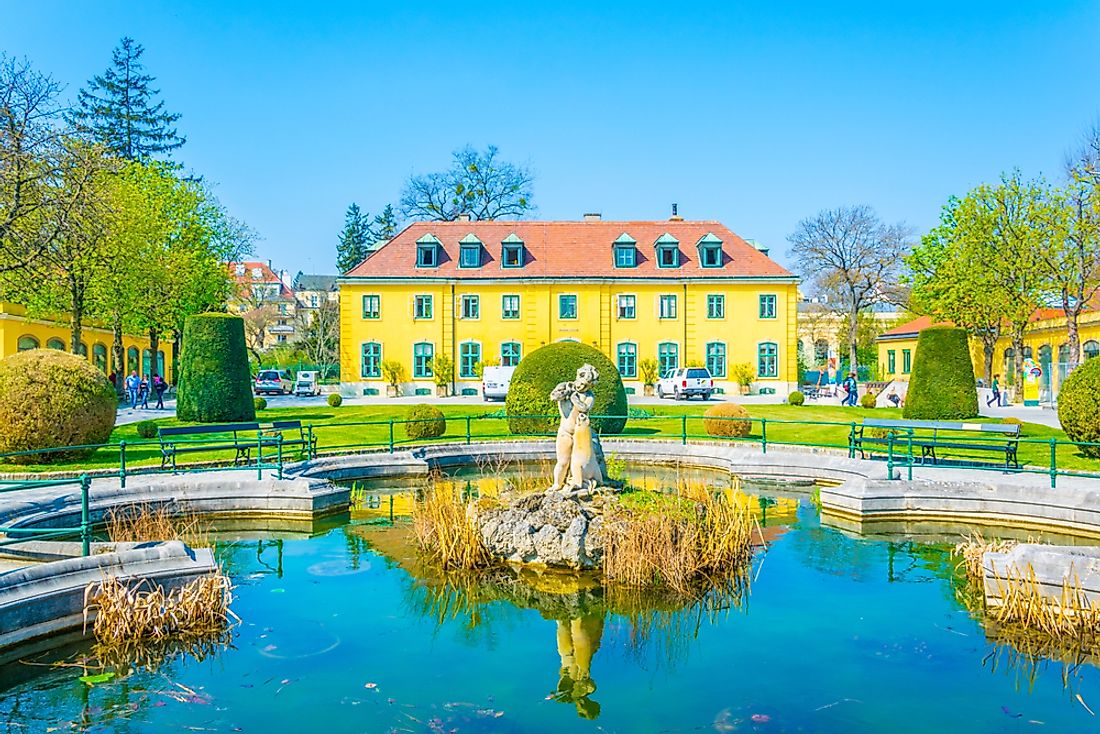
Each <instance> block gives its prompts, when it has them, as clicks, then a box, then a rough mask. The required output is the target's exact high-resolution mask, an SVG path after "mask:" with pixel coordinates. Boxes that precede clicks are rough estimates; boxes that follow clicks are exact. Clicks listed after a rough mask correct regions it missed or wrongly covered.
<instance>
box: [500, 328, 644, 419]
mask: <svg viewBox="0 0 1100 734" xmlns="http://www.w3.org/2000/svg"><path fill="white" fill-rule="evenodd" d="M585 364H590V365H592V366H593V367H595V368H596V372H598V373H599V379H598V380H597V381H596V385H595V387H593V389H592V394H593V395H594V396H595V398H596V401H595V404H594V405H593V406H592V415H593V416H609V417H606V418H593V419H592V427H593V428H594V429H596V430H598V431H599V432H600V433H605V434H607V433H622V430H623V427H624V426H626V419H627V405H626V390H625V389H624V388H623V380H622V377H620V376H619V370H618V369H616V367H615V365H614V364H612V363H611V360H610V359H608V358H607V357H606V356H605V355H604V353H603V352H601V351H600V350H598V349H596V348H595V347H590V346H588V345H586V344H581V343H579V342H556V343H554V344H547V345H546V346H545V347H540V348H539V349H536V350H535V351H533V352H531V353H530V354H528V355H527V356H526V357H524V358H523V360H522V361H521V362H520V363H519V366H518V367H516V371H515V372H514V373H513V374H512V382H511V384H510V385H509V387H508V398H507V400H506V401H505V405H504V409H505V412H506V413H507V415H508V430H509V431H511V432H512V433H514V434H529V433H553V432H555V431H556V430H557V428H558V406H557V404H556V403H554V401H552V400H551V399H550V391H551V390H553V389H554V388H555V387H557V385H558V383H561V382H572V381H573V380H575V379H576V377H577V369H578V368H579V367H581V366H582V365H585ZM530 415H535V416H552V417H549V418H539V419H525V418H520V417H519V416H530Z"/></svg>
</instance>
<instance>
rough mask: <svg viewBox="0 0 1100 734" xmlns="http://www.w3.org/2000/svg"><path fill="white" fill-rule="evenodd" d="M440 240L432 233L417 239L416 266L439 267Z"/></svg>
mask: <svg viewBox="0 0 1100 734" xmlns="http://www.w3.org/2000/svg"><path fill="white" fill-rule="evenodd" d="M440 245H441V243H440V241H439V240H437V239H436V238H435V237H434V236H432V235H430V234H429V235H424V236H423V237H421V238H420V239H418V240H417V241H416V267H418V268H435V267H439V248H440Z"/></svg>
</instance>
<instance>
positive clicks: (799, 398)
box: [787, 390, 806, 405]
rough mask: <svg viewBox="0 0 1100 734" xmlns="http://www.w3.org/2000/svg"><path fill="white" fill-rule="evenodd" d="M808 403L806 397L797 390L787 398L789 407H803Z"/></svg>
mask: <svg viewBox="0 0 1100 734" xmlns="http://www.w3.org/2000/svg"><path fill="white" fill-rule="evenodd" d="M805 402H806V396H805V395H803V394H802V393H801V392H799V391H798V390H795V391H794V392H792V393H791V394H790V395H788V396H787V405H803V404H804V403H805Z"/></svg>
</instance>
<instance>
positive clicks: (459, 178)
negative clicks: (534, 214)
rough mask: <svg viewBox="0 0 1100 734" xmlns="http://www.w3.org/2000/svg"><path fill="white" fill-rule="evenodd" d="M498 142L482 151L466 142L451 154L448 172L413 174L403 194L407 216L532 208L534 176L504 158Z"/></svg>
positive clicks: (489, 214) (510, 213)
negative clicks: (499, 155) (501, 158)
mask: <svg viewBox="0 0 1100 734" xmlns="http://www.w3.org/2000/svg"><path fill="white" fill-rule="evenodd" d="M498 152H499V151H498V150H497V148H496V146H495V145H490V146H489V147H488V148H486V149H485V151H484V152H481V151H479V150H477V149H476V148H474V147H473V146H470V145H467V146H465V147H463V148H460V149H459V150H456V151H455V152H454V153H453V154H452V162H451V167H450V168H448V169H447V170H445V171H440V172H437V173H429V174H425V175H421V176H411V177H410V178H409V180H408V181H407V182H406V183H405V188H404V190H403V191H402V193H401V210H402V212H403V213H404V215H405V216H406V217H408V218H409V219H434V220H440V221H454V220H456V219H458V218H459V217H460V216H462V215H467V216H469V217H470V219H473V220H489V219H504V218H506V217H520V216H522V215H524V214H527V213H529V212H531V211H532V210H533V209H534V204H533V203H532V200H531V199H532V184H533V183H534V180H535V177H534V174H533V173H532V172H531V169H529V168H528V167H526V166H518V165H516V164H514V163H508V162H507V161H503V160H500V159H499V158H498V156H497V154H498Z"/></svg>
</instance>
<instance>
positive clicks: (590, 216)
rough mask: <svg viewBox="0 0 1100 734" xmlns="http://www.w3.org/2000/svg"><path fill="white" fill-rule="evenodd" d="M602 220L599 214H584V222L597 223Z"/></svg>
mask: <svg viewBox="0 0 1100 734" xmlns="http://www.w3.org/2000/svg"><path fill="white" fill-rule="evenodd" d="M601 219H603V217H602V216H600V213H599V212H585V215H584V221H586V222H598V221H600V220H601Z"/></svg>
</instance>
